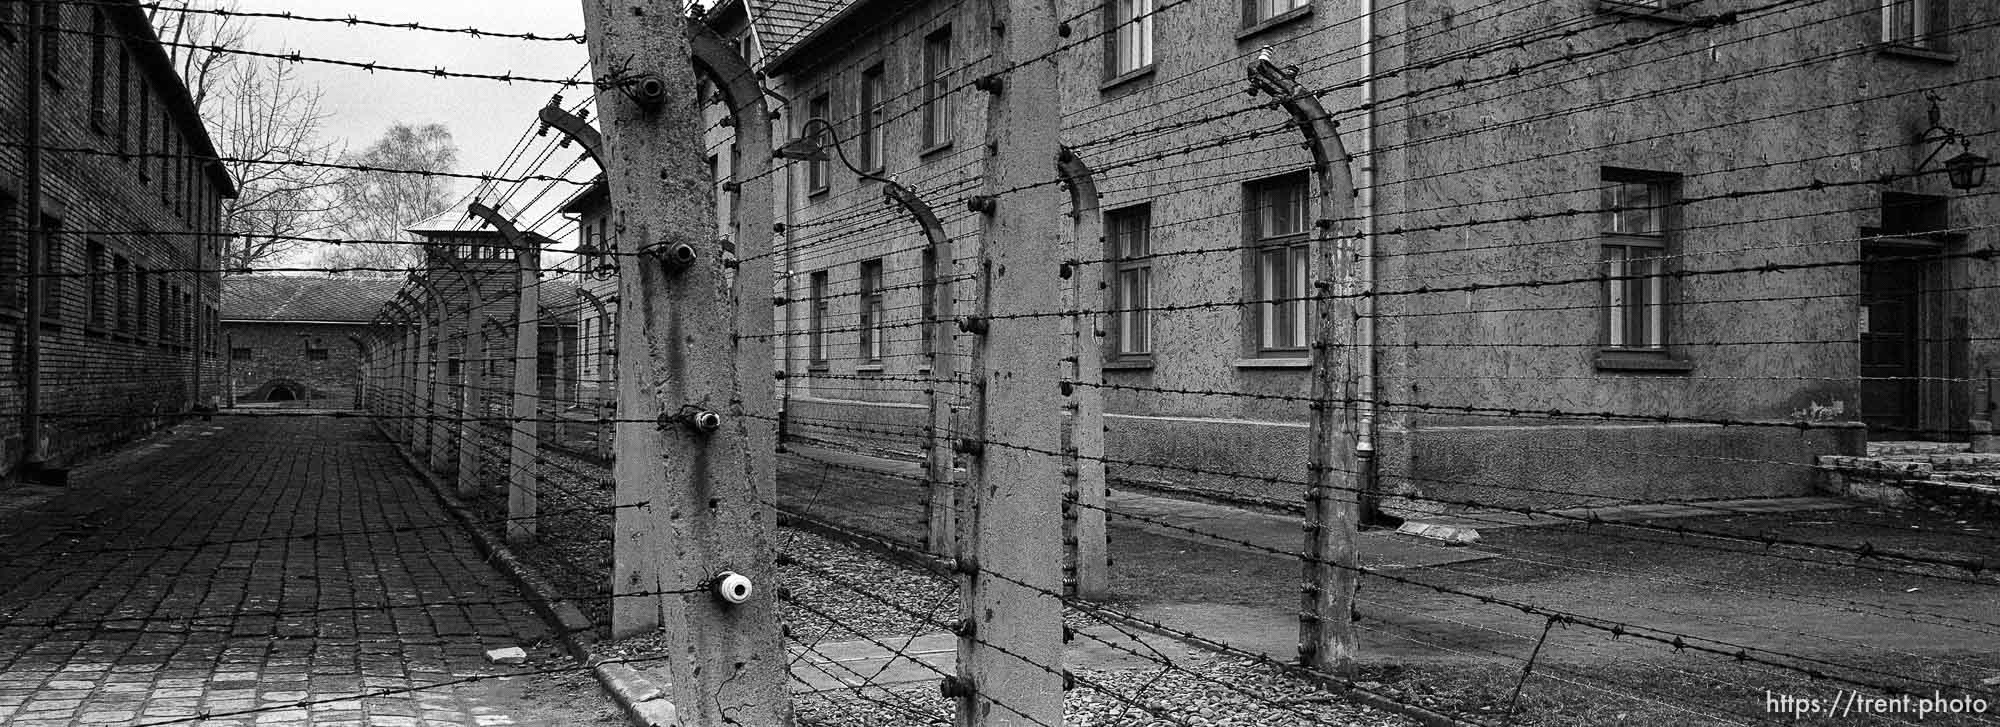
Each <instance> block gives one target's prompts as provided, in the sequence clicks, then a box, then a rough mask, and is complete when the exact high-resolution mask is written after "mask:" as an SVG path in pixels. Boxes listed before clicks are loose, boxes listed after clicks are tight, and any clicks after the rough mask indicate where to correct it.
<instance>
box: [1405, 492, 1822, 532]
mask: <svg viewBox="0 0 2000 727" xmlns="http://www.w3.org/2000/svg"><path fill="white" fill-rule="evenodd" d="M1860 506H1861V503H1858V502H1855V501H1853V500H1845V499H1841V498H1837V497H1760V498H1751V499H1743V500H1710V501H1706V502H1689V503H1647V504H1641V505H1611V506H1605V507H1573V508H1564V509H1560V510H1550V511H1548V512H1547V513H1546V514H1544V513H1520V512H1500V511H1493V512H1480V513H1464V514H1458V515H1438V516H1414V517H1411V518H1410V520H1411V521H1413V522H1420V523H1424V524H1427V525H1442V526H1449V527H1461V528H1473V529H1477V530H1486V529H1489V528H1523V527H1545V526H1550V525H1575V524H1577V523H1578V518H1583V519H1591V518H1595V519H1597V520H1599V521H1602V522H1631V521H1636V520H1664V519H1670V518H1684V517H1718V516H1729V515H1762V514H1768V513H1775V512H1813V511H1819V510H1850V509H1853V508H1856V507H1860Z"/></svg>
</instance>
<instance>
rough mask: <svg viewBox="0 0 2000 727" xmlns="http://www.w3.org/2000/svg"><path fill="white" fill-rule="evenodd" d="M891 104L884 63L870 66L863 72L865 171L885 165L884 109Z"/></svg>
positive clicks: (862, 153) (862, 134) (862, 141)
mask: <svg viewBox="0 0 2000 727" xmlns="http://www.w3.org/2000/svg"><path fill="white" fill-rule="evenodd" d="M888 106H889V102H888V94H887V93H885V92H884V90H883V87H882V64H880V63H877V64H875V65H873V66H869V67H868V69H867V70H864V71H862V72H861V134H860V137H861V138H860V143H861V168H862V170H864V171H870V172H876V171H881V169H882V166H883V157H884V156H885V155H884V154H883V153H882V142H883V141H884V138H883V137H884V134H883V117H884V116H886V115H887V114H885V113H884V110H885V109H887V108H888Z"/></svg>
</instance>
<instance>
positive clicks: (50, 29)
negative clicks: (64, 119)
mask: <svg viewBox="0 0 2000 727" xmlns="http://www.w3.org/2000/svg"><path fill="white" fill-rule="evenodd" d="M62 15H63V6H62V3H48V4H46V5H43V6H42V75H43V76H46V77H48V79H49V83H50V84H51V85H54V86H57V87H61V86H62V37H63V22H62Z"/></svg>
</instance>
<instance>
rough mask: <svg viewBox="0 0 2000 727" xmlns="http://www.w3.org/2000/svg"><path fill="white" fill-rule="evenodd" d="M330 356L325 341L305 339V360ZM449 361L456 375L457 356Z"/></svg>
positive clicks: (323, 358)
mask: <svg viewBox="0 0 2000 727" xmlns="http://www.w3.org/2000/svg"><path fill="white" fill-rule="evenodd" d="M330 357H332V352H331V351H329V350H328V349H327V347H326V343H325V342H324V341H322V340H320V339H317V338H314V339H310V340H307V341H306V360H307V361H325V360H327V359H328V358H330ZM451 363H452V364H453V366H452V368H451V369H450V374H451V375H452V376H457V375H458V368H457V364H458V358H457V357H453V358H452V359H451Z"/></svg>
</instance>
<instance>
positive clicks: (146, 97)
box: [133, 88, 153, 181]
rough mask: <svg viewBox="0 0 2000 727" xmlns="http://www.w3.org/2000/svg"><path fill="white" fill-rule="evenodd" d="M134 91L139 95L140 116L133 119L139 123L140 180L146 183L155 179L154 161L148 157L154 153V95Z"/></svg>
mask: <svg viewBox="0 0 2000 727" xmlns="http://www.w3.org/2000/svg"><path fill="white" fill-rule="evenodd" d="M134 90H136V91H138V93H139V115H138V116H136V117H134V118H133V120H134V121H137V122H139V146H138V149H139V179H140V181H145V180H149V179H152V178H153V160H152V159H150V158H148V157H147V156H146V155H147V154H151V153H153V94H151V93H148V92H147V91H146V89H144V88H138V89H134Z"/></svg>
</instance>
